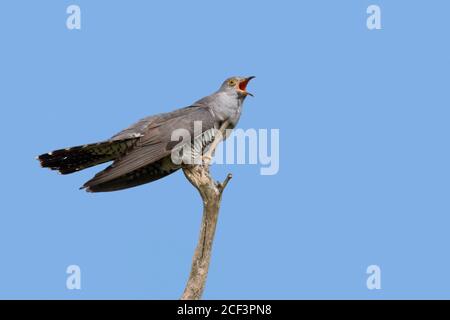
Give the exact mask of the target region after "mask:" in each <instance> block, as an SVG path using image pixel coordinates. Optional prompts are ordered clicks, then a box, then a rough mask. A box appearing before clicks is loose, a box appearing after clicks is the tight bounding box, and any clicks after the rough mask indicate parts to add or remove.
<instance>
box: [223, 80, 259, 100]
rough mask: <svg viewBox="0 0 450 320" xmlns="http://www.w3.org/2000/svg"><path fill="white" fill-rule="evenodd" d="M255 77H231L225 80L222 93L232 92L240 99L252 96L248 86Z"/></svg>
mask: <svg viewBox="0 0 450 320" xmlns="http://www.w3.org/2000/svg"><path fill="white" fill-rule="evenodd" d="M253 78H254V77H253V76H252V77H231V78H228V79H227V80H225V81H224V82H223V83H222V86H221V87H220V91H225V92H230V93H233V94H237V95H238V97H240V98H245V97H246V96H252V97H253V94H251V93H250V92H248V91H247V85H248V83H249V82H250V80H252V79H253Z"/></svg>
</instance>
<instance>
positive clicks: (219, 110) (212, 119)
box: [37, 77, 254, 192]
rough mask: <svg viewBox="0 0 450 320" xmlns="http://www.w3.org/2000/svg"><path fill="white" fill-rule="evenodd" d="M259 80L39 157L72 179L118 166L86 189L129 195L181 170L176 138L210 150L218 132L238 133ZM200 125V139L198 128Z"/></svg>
mask: <svg viewBox="0 0 450 320" xmlns="http://www.w3.org/2000/svg"><path fill="white" fill-rule="evenodd" d="M253 78H254V77H231V78H229V79H227V80H225V81H224V82H223V84H222V85H221V87H220V88H219V90H218V91H216V92H215V93H213V94H211V95H209V96H207V97H204V98H202V99H200V100H198V101H197V102H195V103H193V104H192V105H190V106H188V107H185V108H182V109H178V110H175V111H172V112H168V113H161V114H157V115H153V116H149V117H146V118H143V119H141V120H140V121H138V122H137V123H135V124H134V125H132V126H130V127H129V128H127V129H125V130H123V131H121V132H119V133H118V134H116V135H114V136H113V137H111V138H110V139H109V140H106V141H102V142H97V143H92V144H86V145H82V146H76V147H71V148H65V149H59V150H55V151H52V152H49V153H44V154H42V155H40V156H38V157H37V159H38V160H39V161H40V163H41V166H42V167H44V168H50V169H52V170H58V171H59V172H60V173H61V174H70V173H73V172H78V171H80V170H83V169H86V168H90V167H92V166H96V165H98V164H102V163H105V162H109V161H113V163H112V164H111V165H110V166H109V167H107V168H106V169H105V170H103V171H101V172H99V173H97V174H96V175H95V176H94V177H93V178H92V179H91V180H89V181H87V182H86V183H85V184H84V185H83V186H82V187H81V189H86V191H88V192H107V191H117V190H122V189H127V188H131V187H135V186H138V185H142V184H144V183H149V182H152V181H155V180H158V179H160V178H163V177H165V176H167V175H169V174H171V173H173V172H175V171H177V170H178V169H180V168H181V164H179V163H174V161H173V158H172V151H173V150H174V148H179V147H180V143H179V141H172V133H173V132H174V130H177V129H184V130H187V132H189V134H190V137H192V140H193V141H192V142H193V145H194V146H195V145H198V144H200V148H202V149H203V150H204V149H205V148H207V147H208V146H210V145H211V144H212V143H213V141H214V138H215V136H216V134H215V132H217V130H218V129H220V128H223V126H225V127H226V129H233V128H234V127H235V126H236V124H237V123H238V121H239V118H240V116H241V112H242V105H243V103H244V100H245V98H246V97H247V96H248V95H252V94H251V93H249V92H248V91H247V85H248V83H249V81H250V80H251V79H253ZM199 121H200V123H201V134H197V137H195V136H194V134H195V133H197V132H196V131H195V130H194V123H195V122H199Z"/></svg>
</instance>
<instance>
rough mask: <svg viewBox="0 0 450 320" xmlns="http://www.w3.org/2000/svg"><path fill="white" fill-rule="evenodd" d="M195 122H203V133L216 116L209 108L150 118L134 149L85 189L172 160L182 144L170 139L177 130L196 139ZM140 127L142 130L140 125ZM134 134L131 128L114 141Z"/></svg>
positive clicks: (212, 123)
mask: <svg viewBox="0 0 450 320" xmlns="http://www.w3.org/2000/svg"><path fill="white" fill-rule="evenodd" d="M195 121H201V124H202V132H205V131H207V130H210V129H213V128H215V121H214V116H213V113H212V111H211V110H210V109H209V108H206V107H196V106H193V107H187V108H183V109H179V110H176V111H174V112H170V113H166V114H161V115H157V116H153V117H151V118H149V119H148V120H147V123H146V125H145V126H146V128H145V130H142V131H141V132H140V134H142V136H141V137H140V138H139V140H138V142H137V143H136V145H135V146H134V148H133V149H131V150H130V151H129V152H127V153H126V154H125V155H124V156H123V157H121V158H119V159H118V160H116V161H115V162H114V163H113V164H112V165H111V166H109V167H108V168H106V169H105V170H103V171H102V172H100V173H98V174H97V175H96V176H95V177H94V178H93V179H92V180H90V181H88V182H86V184H85V185H84V187H90V186H94V185H98V184H101V183H104V182H107V181H110V180H113V179H116V178H118V177H120V176H123V175H125V174H128V173H130V172H133V171H135V170H138V169H140V168H143V167H145V166H147V165H149V164H151V163H153V162H155V161H158V160H160V159H162V158H164V157H167V156H169V155H170V154H171V151H172V149H173V147H175V146H176V145H177V144H178V143H179V142H180V141H172V139H171V137H172V133H173V132H174V130H177V129H184V130H187V131H188V132H189V133H190V135H191V137H193V136H194V122H195ZM137 127H140V125H139V122H138V123H137ZM127 130H128V131H127ZM136 132H137V131H136ZM132 133H133V129H130V128H129V129H125V130H124V131H122V133H119V134H118V135H116V136H115V137H116V138H118V137H119V138H120V139H123V135H129V134H132ZM121 135H122V137H121ZM113 139H114V137H113Z"/></svg>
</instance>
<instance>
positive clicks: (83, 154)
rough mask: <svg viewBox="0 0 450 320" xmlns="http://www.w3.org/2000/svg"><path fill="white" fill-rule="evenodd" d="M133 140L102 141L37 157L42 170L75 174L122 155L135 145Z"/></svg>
mask: <svg viewBox="0 0 450 320" xmlns="http://www.w3.org/2000/svg"><path fill="white" fill-rule="evenodd" d="M135 140H136V139H134V138H132V139H125V140H115V141H112V140H111V141H104V142H98V143H92V144H86V145H83V146H76V147H71V148H67V149H59V150H55V151H52V152H49V153H44V154H41V155H40V156H38V157H37V159H38V160H39V161H40V163H41V166H42V167H43V168H50V169H52V170H58V171H59V172H60V173H61V174H69V173H73V172H77V171H80V170H83V169H86V168H89V167H92V166H95V165H98V164H101V163H105V162H108V161H112V160H114V159H116V158H118V157H120V156H121V155H123V154H124V153H125V152H126V151H127V150H128V149H129V148H131V147H132V146H133V145H134V143H135Z"/></svg>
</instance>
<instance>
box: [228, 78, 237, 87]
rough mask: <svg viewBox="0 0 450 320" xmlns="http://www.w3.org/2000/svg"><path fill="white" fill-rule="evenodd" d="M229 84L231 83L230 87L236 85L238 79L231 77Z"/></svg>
mask: <svg viewBox="0 0 450 320" xmlns="http://www.w3.org/2000/svg"><path fill="white" fill-rule="evenodd" d="M228 85H229V86H230V87H234V86H235V85H236V80H234V79H231V80H230V81H228Z"/></svg>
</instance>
